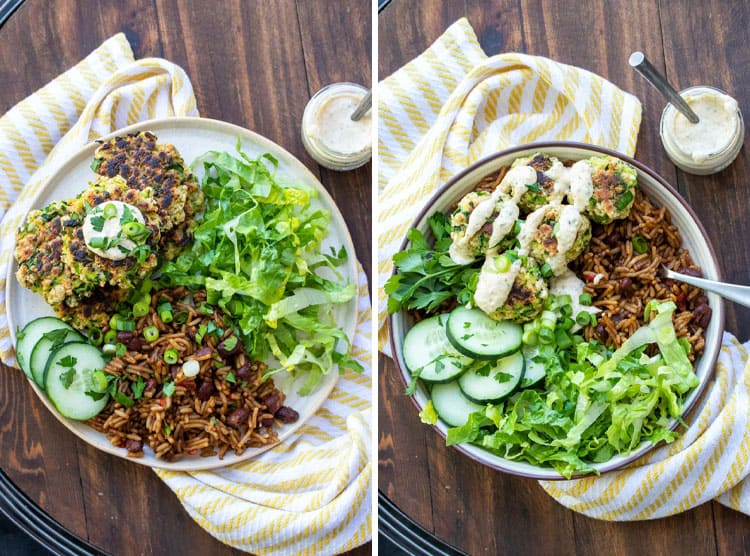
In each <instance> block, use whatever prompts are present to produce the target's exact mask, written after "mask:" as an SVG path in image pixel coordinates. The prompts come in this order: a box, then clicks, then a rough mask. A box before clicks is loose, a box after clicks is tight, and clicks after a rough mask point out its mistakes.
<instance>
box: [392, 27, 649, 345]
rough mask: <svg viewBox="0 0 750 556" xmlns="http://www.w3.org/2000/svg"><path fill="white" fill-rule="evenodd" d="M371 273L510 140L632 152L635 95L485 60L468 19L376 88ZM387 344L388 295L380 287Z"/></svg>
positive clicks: (534, 61)
mask: <svg viewBox="0 0 750 556" xmlns="http://www.w3.org/2000/svg"><path fill="white" fill-rule="evenodd" d="M378 95H379V100H378V110H379V115H380V117H379V122H378V157H379V172H378V174H379V175H378V191H379V197H378V203H379V206H378V261H379V262H378V275H379V278H380V284H384V283H385V280H387V279H388V277H389V276H390V274H391V271H392V266H391V257H392V256H393V254H394V253H395V252H396V251H397V250H398V248H399V246H400V243H401V241H402V239H403V237H404V236H405V234H406V231H407V230H408V228H409V226H411V224H412V222H413V220H414V218H415V216H416V214H417V212H418V211H419V209H420V208H421V207H422V206H423V205H424V203H425V202H426V201H427V200H428V199H429V198H430V196H431V194H432V193H434V192H435V190H436V189H437V188H438V187H439V186H440V185H442V184H444V183H445V182H446V181H447V180H448V179H450V177H451V176H453V175H454V174H456V173H457V172H458V171H460V170H462V169H464V168H466V167H467V166H469V165H471V164H473V163H474V162H476V161H478V160H480V159H482V158H484V157H485V156H487V155H489V154H492V153H496V152H497V151H499V150H501V149H504V148H507V147H509V146H511V145H518V144H522V143H531V142H534V141H542V140H571V141H581V142H584V143H594V144H597V145H601V146H605V147H610V148H612V149H615V150H617V151H619V152H622V153H625V154H633V153H634V152H635V142H636V136H637V134H638V126H639V124H640V120H641V104H640V102H638V99H636V98H635V97H633V96H632V95H629V94H627V93H624V92H622V91H621V90H620V89H618V88H617V87H615V86H614V85H613V84H612V83H610V82H608V81H606V80H604V79H602V78H601V77H598V76H596V75H594V74H592V73H590V72H588V71H585V70H582V69H580V68H576V67H572V66H567V65H564V64H560V63H557V62H554V61H552V60H549V59H547V58H541V57H538V56H528V55H526V54H499V55H497V56H492V57H490V58H488V57H487V56H486V55H485V54H484V52H483V51H482V49H481V47H480V46H479V43H478V42H477V38H476V36H475V34H474V31H473V30H472V28H471V25H469V22H468V21H467V20H466V19H460V20H459V21H457V22H456V23H454V24H453V25H452V26H451V27H450V28H449V29H448V30H447V31H446V32H445V33H444V34H443V35H442V36H441V37H440V38H439V39H438V40H437V41H436V42H435V43H434V44H433V45H432V46H431V47H430V48H428V49H427V50H426V51H425V52H424V53H423V54H422V55H420V56H419V57H418V58H416V59H415V60H413V61H411V62H409V63H408V64H407V65H406V66H404V67H403V68H401V69H400V70H398V71H397V72H396V73H394V74H393V75H391V76H390V77H388V78H386V79H385V80H383V81H382V82H381V83H380V84H379V85H378ZM378 310H379V312H378V315H379V339H380V347H381V349H385V348H386V345H385V344H386V336H387V331H386V327H385V316H386V296H385V293H384V292H383V291H382V288H381V291H380V292H379V303H378Z"/></svg>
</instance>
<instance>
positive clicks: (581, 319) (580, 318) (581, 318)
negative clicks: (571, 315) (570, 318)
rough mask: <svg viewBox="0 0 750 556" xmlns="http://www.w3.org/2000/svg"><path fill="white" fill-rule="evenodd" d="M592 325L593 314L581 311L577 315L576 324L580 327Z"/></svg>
mask: <svg viewBox="0 0 750 556" xmlns="http://www.w3.org/2000/svg"><path fill="white" fill-rule="evenodd" d="M590 323H591V314H589V313H588V312H587V311H581V312H580V313H578V314H577V315H576V324H578V326H588V325H589V324H590Z"/></svg>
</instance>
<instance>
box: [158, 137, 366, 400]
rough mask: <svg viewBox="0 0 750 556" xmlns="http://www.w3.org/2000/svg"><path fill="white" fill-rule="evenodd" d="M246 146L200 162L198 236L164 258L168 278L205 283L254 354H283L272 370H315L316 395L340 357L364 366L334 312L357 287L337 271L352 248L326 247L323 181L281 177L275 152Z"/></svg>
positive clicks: (306, 389)
mask: <svg viewBox="0 0 750 556" xmlns="http://www.w3.org/2000/svg"><path fill="white" fill-rule="evenodd" d="M237 150H238V152H239V156H238V157H235V156H233V155H232V154H230V153H226V152H213V151H212V152H208V153H206V154H204V155H203V156H202V157H200V158H199V159H198V160H197V161H196V163H195V164H202V165H203V168H204V170H205V177H204V179H203V183H202V188H203V192H204V194H205V196H206V208H205V212H204V214H203V215H202V217H200V219H199V223H198V226H197V227H196V228H195V230H194V241H193V245H192V246H191V247H190V248H188V249H186V250H185V251H184V252H183V253H182V254H181V255H180V256H179V257H178V258H177V259H176V260H175V261H173V262H168V263H165V264H164V265H163V266H162V268H161V277H160V281H161V282H162V283H163V284H164V285H165V286H175V285H183V286H188V287H192V288H196V287H203V288H205V289H206V292H207V301H208V303H210V304H212V305H215V306H218V307H220V308H221V309H223V310H224V311H225V312H226V313H227V314H229V315H230V316H231V317H232V319H233V321H234V323H235V326H236V329H237V333H238V335H239V336H240V337H241V338H242V340H243V342H244V344H245V346H246V348H247V349H248V351H249V353H250V354H251V355H252V356H253V357H255V358H258V359H266V358H267V357H268V356H269V355H271V354H272V355H273V356H275V357H276V358H277V359H278V361H279V362H280V364H281V366H280V367H278V368H275V369H270V370H269V372H268V374H272V373H273V372H277V371H279V370H282V369H283V370H288V371H290V372H295V373H298V372H304V373H307V375H306V380H305V383H304V385H303V386H302V388H301V390H300V394H301V395H305V394H309V393H310V392H311V391H312V390H313V388H314V387H315V385H316V384H317V383H318V381H319V380H320V378H321V377H322V376H323V375H325V374H328V373H330V372H331V370H332V369H333V367H334V366H336V365H338V367H339V369H340V371H341V372H343V371H344V370H346V369H352V370H355V371H361V369H362V367H361V366H360V365H359V363H357V361H356V360H354V359H353V358H352V357H351V356H350V354H349V348H350V341H349V338H347V337H346V334H344V332H343V331H342V330H341V329H340V328H339V327H338V326H337V325H336V324H335V322H334V319H333V307H334V306H335V305H336V304H340V303H346V302H348V301H349V300H351V299H352V298H353V297H354V296H355V295H356V285H355V284H345V283H342V280H340V278H341V275H340V273H339V272H338V271H337V270H336V267H337V266H340V265H341V264H342V263H344V262H345V261H346V260H347V253H346V251H345V250H344V249H343V248H342V249H340V250H339V251H338V252H337V251H335V250H333V249H332V250H331V252H330V253H322V252H321V244H322V241H323V239H324V238H325V237H326V236H327V235H328V224H329V220H330V213H329V212H328V211H326V210H321V209H315V208H313V207H312V206H311V201H312V200H313V199H314V198H315V196H316V195H317V193H316V191H315V190H314V189H312V188H309V187H306V186H302V185H297V186H295V187H290V186H287V185H282V184H281V183H279V181H278V180H277V179H276V177H275V175H274V171H275V169H276V166H277V164H278V163H277V161H276V159H274V158H273V157H272V156H271V155H269V154H265V155H263V156H261V157H260V158H258V159H257V160H254V159H251V158H250V157H249V156H247V155H246V154H245V153H243V152H241V151H240V150H239V144H238V149H237ZM331 275H332V276H336V277H338V278H339V280H332V279H329V278H326V277H325V276H331Z"/></svg>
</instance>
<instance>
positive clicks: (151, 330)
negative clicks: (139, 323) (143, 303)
mask: <svg viewBox="0 0 750 556" xmlns="http://www.w3.org/2000/svg"><path fill="white" fill-rule="evenodd" d="M143 337H144V338H146V340H148V341H149V342H155V341H156V340H158V339H159V329H158V328H156V327H155V326H147V327H146V329H145V330H144V331H143Z"/></svg>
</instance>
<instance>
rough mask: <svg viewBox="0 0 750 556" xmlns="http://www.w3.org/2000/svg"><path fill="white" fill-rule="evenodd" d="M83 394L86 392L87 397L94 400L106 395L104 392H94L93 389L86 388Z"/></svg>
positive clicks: (96, 400)
mask: <svg viewBox="0 0 750 556" xmlns="http://www.w3.org/2000/svg"><path fill="white" fill-rule="evenodd" d="M84 394H86V395H87V396H88V397H89V398H91V399H92V400H94V401H95V402H98V401H99V400H101V399H102V398H103V397H104V396H106V395H107V393H106V392H94V391H93V390H86V392H84Z"/></svg>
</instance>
